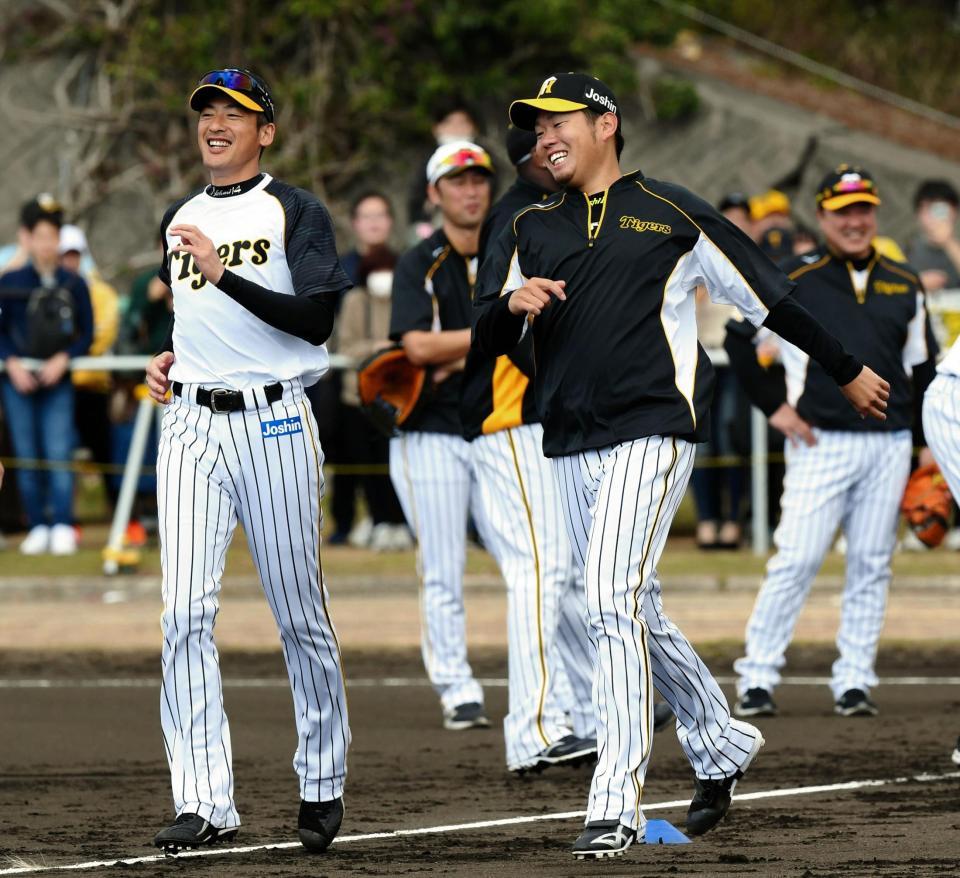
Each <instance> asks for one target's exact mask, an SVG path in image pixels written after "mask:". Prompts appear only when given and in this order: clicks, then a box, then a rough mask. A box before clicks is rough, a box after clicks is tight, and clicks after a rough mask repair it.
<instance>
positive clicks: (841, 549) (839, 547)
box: [833, 534, 847, 555]
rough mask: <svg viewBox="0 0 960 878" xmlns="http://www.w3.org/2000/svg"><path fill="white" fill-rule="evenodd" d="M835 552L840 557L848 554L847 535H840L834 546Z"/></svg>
mask: <svg viewBox="0 0 960 878" xmlns="http://www.w3.org/2000/svg"><path fill="white" fill-rule="evenodd" d="M833 551H834V552H836V553H837V554H838V555H846V554H847V537H846V535H845V534H840V536H838V537H837V541H836V542H835V543H834V544H833Z"/></svg>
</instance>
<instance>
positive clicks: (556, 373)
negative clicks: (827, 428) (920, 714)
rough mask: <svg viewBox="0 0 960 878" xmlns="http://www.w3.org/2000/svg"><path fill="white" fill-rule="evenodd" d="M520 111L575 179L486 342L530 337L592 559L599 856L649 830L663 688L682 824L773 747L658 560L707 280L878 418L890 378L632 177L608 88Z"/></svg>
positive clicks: (497, 309) (553, 160)
mask: <svg viewBox="0 0 960 878" xmlns="http://www.w3.org/2000/svg"><path fill="white" fill-rule="evenodd" d="M510 118H511V121H512V122H513V123H514V124H515V125H517V126H518V127H520V128H526V129H529V130H535V131H536V133H537V135H538V152H539V154H542V155H543V156H544V158H545V159H546V160H547V162H548V167H549V168H550V169H551V173H552V174H553V176H554V179H555V180H557V182H558V183H560V184H562V185H564V186H565V187H566V189H565V190H564V191H563V192H561V193H558V194H557V195H555V196H553V197H552V198H550V199H548V200H546V201H544V202H543V203H542V204H537V205H533V206H531V207H529V208H527V209H526V210H523V211H521V212H520V213H518V214H517V216H516V217H515V218H514V220H513V222H512V223H511V224H510V225H508V226H507V228H506V229H504V232H503V234H502V235H501V236H500V237H499V238H498V239H497V241H496V242H495V244H494V246H493V250H492V252H491V254H490V256H489V257H488V258H487V259H486V260H485V261H484V267H483V270H482V272H481V277H480V281H479V283H478V287H477V298H476V302H475V307H474V324H473V328H474V344H475V345H476V346H477V347H478V348H479V349H480V350H481V351H484V352H485V353H487V354H489V355H501V354H504V353H508V352H509V351H511V350H513V349H514V348H515V347H516V346H517V344H518V343H519V342H520V340H521V339H522V338H523V337H524V336H525V335H526V334H527V333H528V332H531V331H532V332H533V336H534V352H535V357H536V376H535V379H534V380H535V383H536V394H537V408H538V409H539V411H540V414H541V416H542V423H543V429H544V441H543V448H544V452H545V453H546V454H547V456H549V457H551V458H553V462H554V469H555V473H556V475H557V478H558V482H559V487H560V497H561V502H562V504H563V507H564V513H565V518H566V524H567V530H568V533H569V535H570V539H571V542H572V544H573V547H574V554H575V557H577V558H578V559H582V563H583V571H584V580H585V586H586V594H587V606H588V613H589V629H590V636H591V638H592V640H593V643H594V647H595V653H594V655H595V665H594V685H593V694H594V700H595V711H596V717H597V733H598V734H597V738H598V753H599V759H598V762H597V768H596V771H595V772H594V777H593V784H592V786H591V790H590V797H589V803H588V810H587V820H586V826H585V828H584V830H583V832H582V833H581V835H580V837H579V838H578V839H577V840H576V842H575V843H574V846H573V854H574V856H575V857H579V858H586V857H591V858H599V857H606V856H614V855H617V854H622V853H623V852H624V851H625V850H626V849H627V848H628V847H629V846H630V845H631V844H632V843H633V841H634V840H635V839H636V838H637V837H642V835H643V830H644V818H643V814H642V811H641V808H640V798H641V793H642V790H643V783H644V777H645V773H646V768H647V764H648V762H649V758H650V752H651V746H652V740H653V734H652V733H653V729H652V725H653V687H654V685H656V687H657V688H658V689H659V690H660V692H661V693H662V694H663V696H664V697H665V698H666V699H667V701H668V702H669V703H670V705H671V707H672V708H673V710H674V713H675V714H676V717H677V732H678V736H679V738H680V742H681V745H682V746H683V748H684V751H685V753H686V755H687V757H688V759H689V760H690V763H691V766H692V767H693V768H694V772H695V782H694V796H693V799H692V801H691V804H690V808H689V810H688V814H687V824H686V825H687V831H688V832H689V833H691V834H700V833H703V832H707V831H708V830H710V829H711V828H713V827H714V826H715V825H716V824H717V823H718V822H719V821H720V820H721V819H722V818H723V817H724V815H725V814H726V813H727V810H728V808H729V806H730V798H731V792H732V790H733V787H734V785H735V784H736V782H737V780H738V779H739V778H740V777H741V776H742V775H743V773H744V771H745V770H746V769H747V767H748V766H749V765H750V763H751V761H752V760H753V758H754V756H755V755H756V753H757V752H758V751H759V749H760V747H761V745H762V744H763V738H762V736H761V735H760V733H759V731H758V730H757V729H756V728H754V727H753V726H752V725H750V724H748V723H745V722H741V721H739V720H735V719H732V718H731V716H730V713H729V710H728V707H727V702H726V699H725V697H724V695H723V693H722V691H721V690H720V687H719V686H718V684H717V683H716V681H715V680H714V678H713V677H712V676H711V674H710V672H709V670H708V669H707V668H706V666H705V665H704V664H703V662H702V661H701V660H700V658H699V657H698V656H697V653H696V651H695V650H694V649H693V647H692V645H691V644H690V643H689V641H688V640H687V639H686V637H684V636H683V634H682V633H681V632H680V631H679V630H678V629H677V627H676V626H675V625H673V624H672V623H671V622H670V620H669V619H668V618H667V617H666V615H665V614H664V612H663V606H662V603H661V598H660V583H659V578H658V576H657V562H658V559H659V557H660V553H661V552H662V550H663V547H664V544H665V542H666V538H667V533H668V531H669V529H670V524H671V521H672V519H673V516H674V514H675V512H676V509H677V506H678V505H679V503H680V500H681V498H682V496H683V492H684V489H685V487H686V484H687V481H688V480H689V476H690V471H691V468H692V466H693V448H694V445H693V442H694V441H697V440H700V439H702V438H703V437H704V435H705V433H706V431H707V430H708V429H709V415H708V412H709V404H710V390H711V367H710V364H709V359H708V358H707V357H706V356H705V355H704V354H703V352H702V351H700V350H699V349H698V345H697V333H696V322H695V316H694V304H695V300H694V295H695V290H696V287H697V286H698V285H699V284H705V285H706V287H707V289H708V291H709V293H710V294H711V297H712V298H714V300H715V301H720V302H724V303H726V304H732V305H736V306H737V307H738V308H740V310H741V311H742V312H746V313H749V314H751V315H753V317H754V318H755V319H756V320H757V321H758V322H764V321H766V322H767V323H768V324H773V325H775V326H776V327H783V329H782V331H783V332H786V333H787V334H788V335H790V336H791V338H794V339H796V340H797V341H798V342H799V343H800V344H802V345H803V346H805V347H807V348H812V349H813V350H815V351H816V356H817V357H818V358H822V359H823V360H824V361H825V362H827V363H828V364H829V366H830V369H831V373H832V374H835V375H836V376H837V377H838V380H841V381H842V383H845V384H848V385H849V386H848V387H847V389H846V390H847V392H848V393H849V394H850V396H851V397H852V399H853V401H854V402H855V403H856V405H857V406H858V407H859V408H861V409H862V410H863V411H865V412H867V411H869V412H870V413H875V414H878V415H880V414H881V412H882V407H883V405H884V403H883V400H882V396H881V395H882V393H884V392H885V391H884V382H883V381H882V380H881V379H879V378H877V376H876V375H874V374H873V373H872V372H871V371H870V370H869V369H864V368H862V367H861V366H860V364H859V363H856V362H854V361H853V360H852V358H851V357H849V355H847V354H846V353H845V352H844V351H843V349H842V348H841V347H840V345H839V344H838V343H837V342H836V341H835V340H834V339H833V338H832V337H830V336H829V335H827V334H826V333H825V332H824V331H823V330H822V328H820V327H819V326H818V325H817V324H816V322H815V321H813V320H812V319H811V318H810V316H809V314H807V313H806V312H805V311H804V310H803V309H802V308H800V307H799V306H797V305H796V304H795V303H793V302H792V301H791V299H790V297H789V296H788V295H787V294H788V292H789V290H790V288H791V284H790V282H789V281H788V280H787V279H786V277H784V276H783V275H782V274H781V273H780V272H778V271H776V269H775V267H774V266H773V265H772V263H770V261H769V260H768V259H766V257H765V256H763V254H761V253H760V251H759V250H758V249H757V248H756V247H755V245H753V243H752V242H751V241H750V240H749V239H748V238H747V237H746V236H745V235H743V234H742V233H741V232H740V231H739V230H738V229H736V228H735V227H734V226H733V225H732V224H730V223H729V222H727V221H726V220H724V219H723V218H722V217H721V216H720V215H719V214H718V213H717V212H716V211H715V210H713V208H711V207H710V206H709V205H707V204H706V203H705V202H703V201H702V200H700V199H698V198H696V196H694V195H692V194H691V193H689V192H687V191H686V190H685V189H683V188H681V187H679V186H674V185H671V184H667V183H661V182H659V181H656V180H649V179H647V178H645V177H644V176H643V174H641V173H640V172H639V171H637V172H633V173H630V174H623V173H622V172H621V171H620V166H619V154H620V149H621V147H622V145H623V136H622V134H621V130H620V128H621V120H620V113H619V108H618V104H617V100H616V98H615V97H614V95H613V93H612V92H611V91H610V89H609V88H607V86H606V85H604V84H603V83H602V82H600V81H599V80H597V79H595V78H593V77H591V76H587V75H584V74H577V73H558V74H557V75H555V76H551V77H548V78H547V79H546V80H544V82H543V84H542V85H541V87H540V91H539V94H538V95H537V96H536V97H534V98H529V99H525V100H521V101H515V102H514V103H513V104H512V105H511V108H510ZM778 331H780V330H778Z"/></svg>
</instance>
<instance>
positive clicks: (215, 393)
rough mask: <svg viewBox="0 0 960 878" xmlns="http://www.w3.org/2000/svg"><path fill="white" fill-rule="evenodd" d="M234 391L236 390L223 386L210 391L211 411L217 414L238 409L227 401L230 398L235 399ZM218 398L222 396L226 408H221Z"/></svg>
mask: <svg viewBox="0 0 960 878" xmlns="http://www.w3.org/2000/svg"><path fill="white" fill-rule="evenodd" d="M234 393H235V391H233V390H225V389H224V388H222V387H218V388H217V389H216V390H211V391H210V411H212V412H213V413H214V414H216V415H226V414H229V413H230V412H233V411H236V408H235V407H232V406H231V405H230V403H229V402H227V401H228V400H231V399H233V395H234ZM218 398H222V399H223V400H224V405H225V406H226V407H225V408H220V406H219V405H218V404H217V399H218Z"/></svg>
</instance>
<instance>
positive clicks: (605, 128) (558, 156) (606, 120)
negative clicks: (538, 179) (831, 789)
mask: <svg viewBox="0 0 960 878" xmlns="http://www.w3.org/2000/svg"><path fill="white" fill-rule="evenodd" d="M616 127H617V117H616V116H615V115H614V114H613V113H605V114H603V115H602V116H598V117H596V118H595V119H593V120H591V119H590V118H589V117H588V116H587V115H586V114H585V113H583V112H581V111H579V110H575V111H573V112H570V113H540V114H539V115H538V116H537V123H536V126H535V128H534V132H535V133H536V135H537V153H538V155H539V156H540V157H541V158H542V159H543V160H544V163H545V165H546V167H547V170H549V171H550V173H551V175H552V176H553V179H554V180H555V181H556V183H557V184H558V185H560V186H572V187H574V188H580V187H581V185H582V183H583V181H584V179H585V178H586V177H587V175H588V174H589V173H590V171H591V169H592V168H594V167H596V165H598V164H599V163H600V162H601V161H603V159H604V158H605V154H606V152H607V151H609V150H613V149H614V145H613V138H614V136H615V134H616Z"/></svg>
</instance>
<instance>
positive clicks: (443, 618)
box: [390, 425, 593, 767]
mask: <svg viewBox="0 0 960 878" xmlns="http://www.w3.org/2000/svg"><path fill="white" fill-rule="evenodd" d="M541 431H542V428H541V427H540V426H539V425H535V426H529V427H522V428H517V429H514V430H509V431H501V432H499V433H496V434H493V435H491V436H487V437H481V438H478V439H475V440H474V441H473V442H472V443H471V442H466V441H464V440H463V439H461V438H460V437H459V436H454V435H449V434H443V433H428V432H418V431H411V432H408V433H405V434H403V435H402V436H400V437H398V438H396V439H393V440H391V443H390V477H391V479H392V481H393V484H394V487H395V489H396V492H397V496H398V498H399V499H400V503H401V505H402V506H403V510H404V514H405V515H406V517H407V521H408V523H409V524H410V526H411V528H412V529H413V531H414V533H415V534H416V535H417V540H418V558H417V563H418V565H419V573H420V578H421V581H422V590H421V615H422V618H421V648H422V654H423V660H424V665H425V667H426V670H427V675H428V676H429V678H430V681H431V682H432V683H433V686H434V689H435V690H436V692H437V694H438V695H439V696H440V700H441V703H442V705H443V707H444V708H447V709H449V708H452V707H455V706H456V705H458V704H463V703H465V702H470V701H477V702H480V703H482V701H483V693H482V690H481V688H480V685H479V684H478V683H477V682H476V680H475V679H474V677H473V673H472V671H471V669H470V665H469V663H468V661H467V647H466V626H465V618H464V608H463V568H464V563H465V558H466V524H467V511H468V508H469V509H470V511H472V513H473V516H474V520H475V522H476V524H477V527H478V529H479V530H480V535H481V537H482V539H483V541H484V545H485V546H486V547H487V548H488V549H489V551H490V553H491V554H492V555H493V556H494V558H495V559H496V560H497V563H498V565H499V567H500V570H501V573H502V575H503V578H504V580H505V581H506V583H507V592H508V635H509V640H510V653H509V672H510V690H509V697H510V712H509V714H508V716H507V718H506V720H505V722H504V735H505V739H506V749H507V764H508V766H510V767H523V766H524V765H525V764H527V763H529V762H530V761H531V760H532V759H533V757H534V756H536V754H538V753H539V752H540V751H541V750H543V749H544V748H545V747H547V746H549V744H551V743H553V742H554V741H556V740H558V739H559V738H561V737H563V736H564V735H566V734H568V733H569V731H570V729H569V727H568V726H567V725H566V718H565V717H564V713H569V714H570V715H571V718H572V720H573V722H574V730H575V731H577V733H578V734H583V735H592V734H593V718H592V715H591V714H588V712H587V710H586V709H585V708H584V705H583V702H584V701H585V700H586V698H587V697H588V696H587V691H588V687H589V681H588V679H587V677H586V675H585V674H584V672H583V668H584V665H585V664H586V658H585V657H586V654H587V643H586V631H585V625H584V617H585V610H584V606H583V601H582V598H580V595H579V594H578V588H577V582H578V580H577V578H576V576H575V575H572V574H571V558H570V547H569V544H568V543H567V541H566V539H565V536H564V533H563V530H562V523H561V522H559V521H558V520H557V509H558V506H557V500H556V486H555V484H554V483H553V474H552V472H551V471H550V468H549V464H547V463H546V460H545V459H544V457H543V452H542V450H541V436H542V432H541ZM558 605H559V613H560V616H561V618H559V619H558ZM558 626H559V628H560V636H559V637H557V636H556V635H557V629H558ZM566 666H569V668H570V670H569V672H564V670H563V669H564V668H565V667H566ZM591 713H592V712H591Z"/></svg>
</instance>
